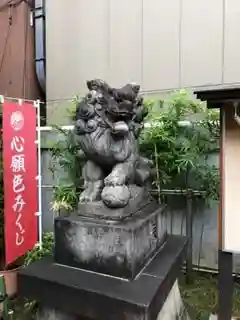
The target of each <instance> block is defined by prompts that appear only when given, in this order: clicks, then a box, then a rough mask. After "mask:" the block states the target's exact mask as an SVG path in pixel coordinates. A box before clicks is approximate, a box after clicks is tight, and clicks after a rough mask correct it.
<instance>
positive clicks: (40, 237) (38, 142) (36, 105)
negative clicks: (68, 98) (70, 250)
mask: <svg viewBox="0 0 240 320" xmlns="http://www.w3.org/2000/svg"><path fill="white" fill-rule="evenodd" d="M34 106H35V107H36V108H37V144H38V177H37V179H38V213H37V215H38V241H39V243H38V245H39V247H40V249H42V175H41V171H42V170H41V167H42V163H41V131H40V126H41V123H40V121H41V119H40V101H39V100H37V101H34Z"/></svg>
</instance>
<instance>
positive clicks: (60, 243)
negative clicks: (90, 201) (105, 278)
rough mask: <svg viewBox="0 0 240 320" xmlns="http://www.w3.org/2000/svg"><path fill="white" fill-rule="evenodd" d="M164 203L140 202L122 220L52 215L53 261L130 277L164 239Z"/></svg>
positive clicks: (143, 264) (165, 229)
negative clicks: (54, 216)
mask: <svg viewBox="0 0 240 320" xmlns="http://www.w3.org/2000/svg"><path fill="white" fill-rule="evenodd" d="M164 209H165V207H164V206H159V205H157V204H156V203H150V204H148V205H146V206H144V207H143V208H142V209H141V210H139V211H138V212H137V213H135V214H134V215H133V216H130V217H128V218H127V219H125V220H123V221H111V220H109V219H99V218H98V219H97V218H94V219H93V218H89V217H84V216H79V215H73V216H70V217H58V218H56V219H55V250H54V259H55V262H56V263H58V264H61V265H65V266H71V267H75V268H79V269H85V270H89V271H94V272H98V273H102V274H106V275H111V276H114V277H119V278H127V279H134V278H135V277H136V275H137V274H138V273H139V272H140V271H141V269H142V268H143V267H144V266H145V264H146V263H147V262H148V261H149V259H151V258H152V257H153V256H154V255H155V254H156V252H157V251H158V250H159V248H160V246H161V245H162V244H163V243H164V241H165V240H166V232H167V226H166V217H165V212H164Z"/></svg>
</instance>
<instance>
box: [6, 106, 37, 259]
mask: <svg viewBox="0 0 240 320" xmlns="http://www.w3.org/2000/svg"><path fill="white" fill-rule="evenodd" d="M2 117H3V178H4V234H5V251H6V253H5V254H6V257H5V260H6V264H9V263H12V262H13V261H15V260H16V259H17V258H18V257H20V256H22V255H24V254H25V253H26V252H27V251H28V250H30V249H32V248H33V247H34V246H35V244H36V243H37V240H38V221H37V215H36V213H37V211H38V195H37V188H38V183H37V179H36V177H37V175H38V169H37V144H36V108H35V107H34V105H33V104H30V103H22V104H19V103H18V102H10V101H4V103H3V114H2Z"/></svg>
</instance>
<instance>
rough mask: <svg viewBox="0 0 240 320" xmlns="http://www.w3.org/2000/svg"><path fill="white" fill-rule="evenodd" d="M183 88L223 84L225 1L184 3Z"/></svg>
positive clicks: (212, 0) (182, 27)
mask: <svg viewBox="0 0 240 320" xmlns="http://www.w3.org/2000/svg"><path fill="white" fill-rule="evenodd" d="M181 16H182V19H181V64H180V72H181V86H184V87H185V86H200V85H204V86H206V85H213V84H220V83H221V82H222V46H223V0H201V1H199V0H182V15H181Z"/></svg>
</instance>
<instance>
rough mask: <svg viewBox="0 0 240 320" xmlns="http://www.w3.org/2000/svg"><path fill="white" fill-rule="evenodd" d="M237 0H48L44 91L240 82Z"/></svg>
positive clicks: (58, 94)
mask: <svg viewBox="0 0 240 320" xmlns="http://www.w3.org/2000/svg"><path fill="white" fill-rule="evenodd" d="M239 16H240V1H239V0H201V1H199V0H131V1H129V0H121V1H116V0H98V1H96V0H71V2H70V1H65V0H46V23H47V29H46V30H47V48H46V49H47V64H48V69H47V78H48V80H47V96H48V98H49V99H58V98H65V97H67V96H71V95H73V94H75V93H77V92H79V91H80V92H81V91H83V90H84V89H85V87H84V81H85V79H88V78H92V77H100V78H104V79H106V80H108V81H110V82H111V83H113V84H114V85H121V84H123V83H124V82H126V81H129V80H132V81H136V82H138V83H140V84H141V86H142V89H143V90H144V91H162V90H167V89H173V88H179V87H189V86H190V87H196V86H210V85H222V84H225V83H235V82H240V59H239V56H240V45H239V41H238V39H239V34H240V24H239Z"/></svg>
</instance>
